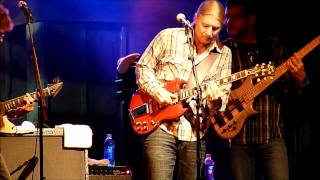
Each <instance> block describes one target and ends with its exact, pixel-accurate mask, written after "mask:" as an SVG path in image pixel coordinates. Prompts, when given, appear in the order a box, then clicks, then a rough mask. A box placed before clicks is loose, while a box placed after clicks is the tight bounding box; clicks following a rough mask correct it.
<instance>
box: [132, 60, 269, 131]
mask: <svg viewBox="0 0 320 180" xmlns="http://www.w3.org/2000/svg"><path fill="white" fill-rule="evenodd" d="M273 69H274V67H273V66H272V65H271V64H268V65H266V64H262V65H261V66H260V67H259V65H256V66H255V67H254V68H251V69H247V70H243V71H240V72H237V73H234V74H232V75H229V76H227V77H224V78H221V79H220V80H217V81H216V84H217V85H218V86H220V85H223V84H227V83H230V82H233V81H236V80H239V79H242V78H244V77H247V76H249V75H255V77H261V76H268V75H271V73H272V72H273ZM212 80H215V79H214V77H209V78H207V79H205V81H204V84H203V85H202V86H201V89H204V90H205V89H206V85H207V83H206V82H209V81H212ZM185 84H186V82H185V81H183V80H180V79H176V80H173V81H170V82H168V83H166V84H165V86H164V88H165V89H167V90H168V91H169V92H171V93H174V94H176V96H177V97H178V100H177V102H176V103H175V104H172V105H167V106H161V105H160V104H158V103H157V102H156V100H154V99H153V98H152V97H151V96H150V95H148V94H147V93H145V92H143V91H141V90H137V91H136V92H135V93H134V94H133V96H132V98H131V100H130V105H129V109H128V111H129V117H130V120H131V125H132V127H133V130H134V132H135V133H137V134H140V135H143V134H147V133H150V132H151V131H153V130H154V129H156V128H157V127H158V126H159V125H160V124H161V123H162V122H163V121H168V120H176V119H177V118H178V117H180V116H181V115H183V114H184V113H185V112H186V111H187V109H188V108H185V107H183V103H182V101H183V100H186V99H188V98H190V97H194V96H196V95H197V89H196V87H194V88H191V89H183V86H184V85H185Z"/></svg>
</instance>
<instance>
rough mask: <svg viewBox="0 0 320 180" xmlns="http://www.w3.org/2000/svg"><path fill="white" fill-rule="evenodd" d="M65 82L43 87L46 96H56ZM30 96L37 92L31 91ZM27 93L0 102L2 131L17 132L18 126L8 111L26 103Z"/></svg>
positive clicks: (0, 126)
mask: <svg viewBox="0 0 320 180" xmlns="http://www.w3.org/2000/svg"><path fill="white" fill-rule="evenodd" d="M62 85H63V82H56V83H54V84H49V85H48V87H47V88H44V89H43V94H44V96H52V97H55V96H56V95H57V94H58V93H59V92H60V90H61V89H62ZM30 96H31V97H33V98H35V97H36V92H32V93H30ZM24 97H25V95H23V96H20V97H17V98H14V99H10V100H7V101H3V102H0V108H1V114H0V133H7V134H10V133H16V132H17V128H16V126H15V125H14V124H13V123H12V122H10V121H9V120H8V118H7V116H6V113H7V112H8V111H10V110H12V109H16V108H18V107H21V106H23V105H25V101H24V100H23V98H24Z"/></svg>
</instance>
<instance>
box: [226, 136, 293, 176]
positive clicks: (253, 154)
mask: <svg viewBox="0 0 320 180" xmlns="http://www.w3.org/2000/svg"><path fill="white" fill-rule="evenodd" d="M230 153H231V154H230V155H231V156H230V158H231V169H232V173H233V178H234V180H254V179H255V178H256V177H258V175H257V174H256V172H257V170H258V171H259V172H261V173H262V175H263V177H264V180H288V179H289V168H288V157H287V148H286V145H285V142H284V140H283V139H277V140H274V141H272V142H270V143H268V144H259V145H232V146H231V151H230ZM259 178H260V177H259Z"/></svg>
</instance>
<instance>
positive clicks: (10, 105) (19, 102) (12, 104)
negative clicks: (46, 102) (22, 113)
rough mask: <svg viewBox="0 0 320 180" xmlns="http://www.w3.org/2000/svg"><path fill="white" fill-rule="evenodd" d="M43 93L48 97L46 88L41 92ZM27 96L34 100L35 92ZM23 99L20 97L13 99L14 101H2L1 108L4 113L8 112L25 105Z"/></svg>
mask: <svg viewBox="0 0 320 180" xmlns="http://www.w3.org/2000/svg"><path fill="white" fill-rule="evenodd" d="M43 93H44V95H45V96H48V95H50V90H49V89H48V88H46V89H44V90H43ZM29 94H30V96H31V97H32V98H35V95H36V92H32V93H29ZM24 97H25V96H20V97H17V98H14V99H10V100H7V101H4V102H3V106H4V109H5V112H8V111H9V110H11V109H15V108H17V107H20V106H23V105H25V101H24V100H23V98H24Z"/></svg>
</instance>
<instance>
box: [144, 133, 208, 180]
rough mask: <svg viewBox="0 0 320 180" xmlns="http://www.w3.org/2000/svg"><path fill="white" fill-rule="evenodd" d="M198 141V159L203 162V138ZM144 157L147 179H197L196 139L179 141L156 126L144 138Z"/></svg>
mask: <svg viewBox="0 0 320 180" xmlns="http://www.w3.org/2000/svg"><path fill="white" fill-rule="evenodd" d="M200 142H201V145H200V159H201V162H203V159H204V155H205V142H204V138H202V140H201V141H200ZM144 158H145V163H146V168H147V174H146V176H147V179H148V180H149V179H150V180H172V179H183V180H196V179H197V142H196V141H194V142H189V141H179V140H178V139H177V138H176V137H175V136H173V135H171V134H168V133H167V132H165V131H163V130H162V129H161V128H158V129H157V130H155V131H154V132H152V133H151V134H149V135H148V136H147V137H146V138H145V141H144ZM200 168H201V169H202V163H201V167H200Z"/></svg>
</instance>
